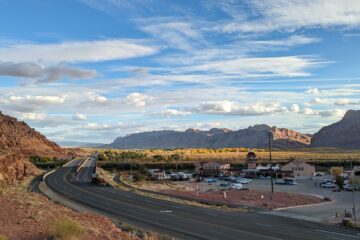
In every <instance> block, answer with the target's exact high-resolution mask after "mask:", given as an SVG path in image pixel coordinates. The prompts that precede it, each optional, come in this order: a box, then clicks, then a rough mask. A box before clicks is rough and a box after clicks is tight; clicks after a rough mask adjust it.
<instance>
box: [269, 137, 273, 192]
mask: <svg viewBox="0 0 360 240" xmlns="http://www.w3.org/2000/svg"><path fill="white" fill-rule="evenodd" d="M268 136H269V159H270V179H271V193H274V180H273V168H272V156H271V132H269V135H268Z"/></svg>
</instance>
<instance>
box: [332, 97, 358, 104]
mask: <svg viewBox="0 0 360 240" xmlns="http://www.w3.org/2000/svg"><path fill="white" fill-rule="evenodd" d="M359 104H360V101H359V100H354V99H348V98H341V99H337V100H335V101H334V105H336V106H345V105H359Z"/></svg>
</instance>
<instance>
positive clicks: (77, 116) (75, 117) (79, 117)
mask: <svg viewBox="0 0 360 240" xmlns="http://www.w3.org/2000/svg"><path fill="white" fill-rule="evenodd" d="M86 119H87V117H86V115H85V114H82V113H75V114H74V115H73V120H76V121H85V120H86Z"/></svg>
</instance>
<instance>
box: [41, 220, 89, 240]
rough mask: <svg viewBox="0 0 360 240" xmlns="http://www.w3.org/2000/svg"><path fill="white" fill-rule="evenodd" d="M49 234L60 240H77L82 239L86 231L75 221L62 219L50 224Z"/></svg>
mask: <svg viewBox="0 0 360 240" xmlns="http://www.w3.org/2000/svg"><path fill="white" fill-rule="evenodd" d="M48 234H49V235H50V236H52V237H55V239H59V240H60V239H61V240H76V239H81V237H82V236H83V235H84V230H83V228H82V227H81V225H80V224H79V223H77V222H75V221H72V220H67V219H61V220H56V221H53V222H51V223H50V224H49V226H48Z"/></svg>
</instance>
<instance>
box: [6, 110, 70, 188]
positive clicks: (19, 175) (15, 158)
mask: <svg viewBox="0 0 360 240" xmlns="http://www.w3.org/2000/svg"><path fill="white" fill-rule="evenodd" d="M30 156H41V157H44V156H46V157H56V158H66V157H67V156H68V155H67V153H66V151H65V150H64V149H62V148H61V147H59V146H58V145H57V144H56V143H54V142H51V141H49V140H48V139H47V138H46V137H45V136H43V135H42V134H40V133H39V132H37V131H35V130H34V129H32V128H30V127H29V126H28V125H27V124H26V123H24V122H19V121H18V120H17V119H16V118H13V117H10V116H7V115H4V114H2V113H1V112H0V181H5V182H7V183H14V182H16V181H17V180H21V179H23V178H24V177H26V176H28V175H30V174H33V173H36V171H37V169H36V167H35V166H33V165H32V164H31V163H30V161H29V158H30Z"/></svg>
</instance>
